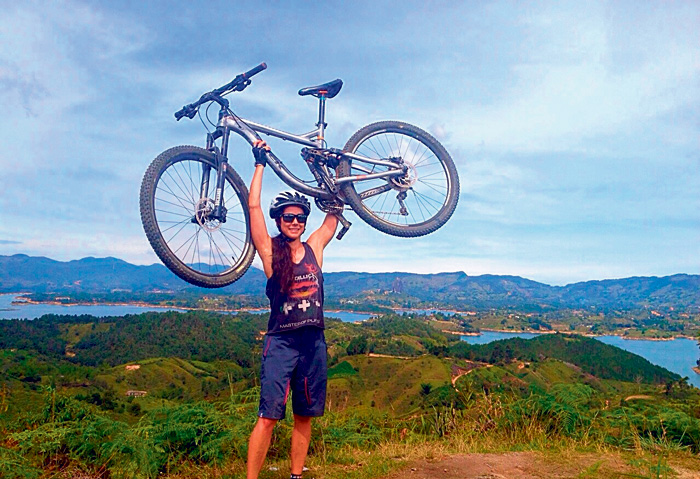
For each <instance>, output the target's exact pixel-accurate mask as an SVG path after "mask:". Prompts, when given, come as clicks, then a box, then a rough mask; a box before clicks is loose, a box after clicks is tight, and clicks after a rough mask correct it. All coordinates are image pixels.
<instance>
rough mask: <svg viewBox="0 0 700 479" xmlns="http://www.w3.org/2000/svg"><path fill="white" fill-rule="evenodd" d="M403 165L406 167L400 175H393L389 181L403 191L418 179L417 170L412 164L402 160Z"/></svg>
mask: <svg viewBox="0 0 700 479" xmlns="http://www.w3.org/2000/svg"><path fill="white" fill-rule="evenodd" d="M404 166H405V167H406V172H405V173H404V174H403V175H402V176H395V177H394V178H392V179H391V182H392V183H393V184H394V186H396V187H397V188H398V189H399V190H402V191H405V190H407V189H409V188H410V187H411V186H413V185H414V184H415V183H416V181H418V172H417V171H416V167H415V166H413V164H411V163H409V162H407V161H404Z"/></svg>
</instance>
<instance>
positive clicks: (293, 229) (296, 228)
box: [279, 206, 306, 240]
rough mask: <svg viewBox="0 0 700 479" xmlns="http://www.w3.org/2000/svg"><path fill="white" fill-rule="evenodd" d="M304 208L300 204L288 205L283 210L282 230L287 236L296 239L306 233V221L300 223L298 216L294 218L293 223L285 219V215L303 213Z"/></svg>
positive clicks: (281, 218) (280, 220)
mask: <svg viewBox="0 0 700 479" xmlns="http://www.w3.org/2000/svg"><path fill="white" fill-rule="evenodd" d="M303 214H304V210H303V209H301V208H300V207H298V206H287V207H286V208H285V209H284V211H282V217H280V219H279V222H280V231H281V232H282V234H284V235H285V236H286V237H287V238H290V239H292V240H295V239H297V238H299V237H301V235H302V234H303V233H304V230H305V229H306V223H300V222H299V220H298V219H297V218H294V219H293V220H292V221H291V223H288V222H287V221H285V220H284V215H303Z"/></svg>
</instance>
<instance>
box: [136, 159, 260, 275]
mask: <svg viewBox="0 0 700 479" xmlns="http://www.w3.org/2000/svg"><path fill="white" fill-rule="evenodd" d="M216 168H217V163H216V159H215V157H214V154H213V153H211V152H209V151H207V150H205V149H202V148H198V147H196V146H177V147H174V148H171V149H169V150H167V151H165V152H163V153H161V154H160V155H159V156H158V157H157V158H156V159H155V160H153V163H151V165H150V166H149V168H148V170H147V171H146V174H145V175H144V178H143V182H142V184H141V196H140V203H141V221H142V223H143V227H144V230H145V231H146V236H147V237H148V241H149V242H150V243H151V246H152V247H153V250H154V251H155V252H156V254H157V255H158V257H159V258H160V259H161V261H162V262H163V264H165V266H167V267H168V268H169V269H170V270H171V271H172V272H173V273H175V274H176V275H177V276H179V277H180V278H182V279H184V280H185V281H187V282H188V283H191V284H194V285H196V286H202V287H205V288H220V287H223V286H226V285H229V284H231V283H233V282H234V281H236V280H237V279H238V278H240V277H241V276H243V274H244V273H245V272H246V270H247V269H248V268H249V267H250V265H251V263H252V262H253V258H254V256H255V249H254V247H253V244H252V240H251V237H250V229H249V224H250V223H249V218H248V189H247V188H246V186H245V184H244V183H243V181H242V180H241V178H240V177H239V176H238V174H237V173H236V172H235V171H234V170H233V169H232V168H231V167H228V168H226V181H225V183H224V185H225V186H224V188H223V191H222V192H220V194H222V195H223V199H224V202H225V208H226V210H227V211H226V213H225V216H224V217H223V218H217V217H216V216H215V215H214V204H215V203H214V201H215V198H216V195H217V192H216V191H215V190H216V176H217V170H216ZM222 220H223V221H222Z"/></svg>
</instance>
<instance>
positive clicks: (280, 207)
mask: <svg viewBox="0 0 700 479" xmlns="http://www.w3.org/2000/svg"><path fill="white" fill-rule="evenodd" d="M287 206H298V207H299V208H301V209H302V210H304V214H306V215H308V214H309V213H310V212H311V203H309V200H307V199H306V198H305V197H303V196H302V195H300V194H299V193H297V192H296V191H283V192H282V193H280V194H279V195H277V196H275V198H274V199H273V200H272V203H270V218H273V219H277V218H279V217H280V216H282V212H283V211H284V209H285V208H286V207H287Z"/></svg>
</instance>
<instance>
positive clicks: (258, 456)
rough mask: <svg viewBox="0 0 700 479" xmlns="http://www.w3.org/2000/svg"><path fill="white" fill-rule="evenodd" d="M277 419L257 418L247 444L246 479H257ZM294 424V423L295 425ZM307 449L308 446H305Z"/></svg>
mask: <svg viewBox="0 0 700 479" xmlns="http://www.w3.org/2000/svg"><path fill="white" fill-rule="evenodd" d="M275 424H277V419H268V418H265V417H261V418H258V422H257V423H256V424H255V427H254V428H253V432H252V433H251V434H250V441H249V442H248V476H247V477H248V479H258V474H260V469H262V465H263V462H265V456H266V455H267V450H268V448H269V447H270V440H271V439H272V431H273V430H274V429H275ZM295 424H296V423H295ZM307 447H308V445H307Z"/></svg>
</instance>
